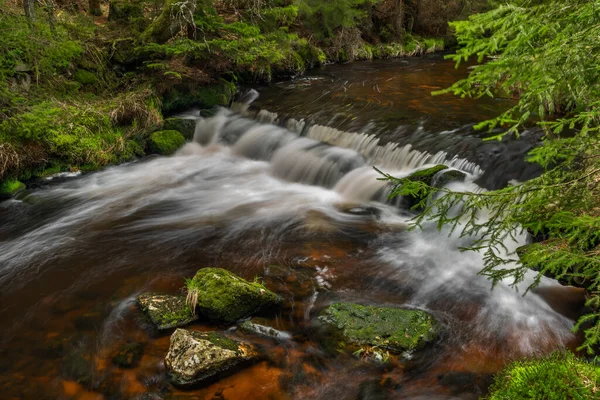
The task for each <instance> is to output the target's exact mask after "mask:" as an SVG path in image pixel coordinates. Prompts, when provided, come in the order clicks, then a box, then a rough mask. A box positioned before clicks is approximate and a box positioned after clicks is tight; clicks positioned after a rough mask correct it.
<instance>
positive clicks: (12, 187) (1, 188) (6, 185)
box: [0, 179, 25, 200]
mask: <svg viewBox="0 0 600 400" xmlns="http://www.w3.org/2000/svg"><path fill="white" fill-rule="evenodd" d="M23 190H25V184H24V183H23V182H20V181H18V180H16V179H7V180H5V181H2V182H1V183H0V200H3V199H9V198H11V197H13V196H14V195H16V194H17V193H19V192H21V191H23Z"/></svg>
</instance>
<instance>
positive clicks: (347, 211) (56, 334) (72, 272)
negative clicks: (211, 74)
mask: <svg viewBox="0 0 600 400" xmlns="http://www.w3.org/2000/svg"><path fill="white" fill-rule="evenodd" d="M463 75H464V71H461V70H458V71H457V70H454V69H453V67H452V65H451V64H449V63H447V62H445V61H442V60H440V59H439V58H421V59H410V60H401V61H386V62H373V63H356V64H351V65H341V66H329V67H327V68H325V69H323V70H318V71H315V72H313V73H311V74H310V75H309V76H307V77H305V78H301V79H296V80H293V81H291V82H286V83H283V84H279V85H274V86H273V87H266V88H263V87H259V88H255V89H257V90H258V92H259V93H260V97H259V98H258V100H256V101H255V102H254V103H253V104H252V105H251V106H250V107H248V104H240V103H237V104H235V105H234V107H233V110H234V111H231V110H225V109H222V110H220V111H219V112H218V113H217V114H216V115H215V116H213V117H211V118H207V119H202V118H197V121H198V122H197V127H196V134H195V137H194V140H193V141H192V142H191V143H187V144H186V145H185V146H184V147H183V148H181V149H180V150H179V151H178V152H177V153H176V154H175V155H174V156H172V157H151V158H147V159H144V160H139V161H137V162H133V163H129V164H125V165H120V166H115V167H111V168H107V169H106V170H104V171H101V172H97V173H93V174H89V175H84V176H80V177H71V178H68V177H61V178H58V179H56V180H54V181H52V182H49V183H44V184H41V185H39V187H38V188H37V189H35V190H31V191H29V192H27V193H25V194H24V195H22V196H20V197H19V198H18V199H15V200H10V201H6V202H3V203H0V221H2V222H1V224H0V284H1V287H2V289H3V290H2V293H1V295H0V296H1V297H0V318H1V320H2V321H4V325H3V329H2V333H0V351H1V355H2V357H0V371H1V372H2V373H1V374H0V393H1V394H0V397H1V398H9V399H21V398H27V399H29V398H31V399H44V398H51V399H55V398H77V399H130V398H139V399H142V398H143V399H162V398H165V399H187V398H189V399H203V398H206V399H304V398H311V399H312V398H314V399H330V398H333V397H337V398H340V399H357V398H360V399H367V398H368V399H373V398H376V399H388V398H389V399H394V398H402V399H454V398H457V399H475V398H478V397H479V396H480V395H482V394H484V393H485V391H486V390H487V387H488V385H489V383H490V377H491V374H493V373H494V372H497V371H498V370H499V369H500V368H501V367H502V366H503V365H504V364H506V363H507V362H508V361H510V360H511V359H513V358H516V357H523V356H529V355H533V354H544V353H548V352H551V351H553V350H555V349H558V348H562V347H570V348H573V347H574V346H576V345H577V343H578V338H576V337H575V336H574V335H573V334H572V333H571V328H572V326H573V318H575V317H576V313H577V311H578V307H580V306H581V301H582V294H581V293H580V292H579V291H577V290H574V289H571V288H565V287H561V286H559V285H558V284H557V283H556V282H554V281H552V280H550V279H545V280H543V282H542V285H541V287H540V288H539V289H537V290H536V291H535V292H534V293H530V294H528V295H527V296H525V297H523V296H522V292H517V291H515V290H514V289H512V288H510V287H509V286H508V285H507V284H500V285H498V286H497V287H496V288H495V289H494V290H493V291H492V290H491V285H490V283H489V282H488V281H487V280H486V279H485V278H484V277H481V276H479V275H477V272H478V271H479V270H480V269H481V268H482V266H483V259H482V256H481V255H480V254H478V253H463V252H460V251H459V247H461V246H464V245H468V244H469V242H471V241H472V240H473V239H474V238H469V237H466V238H465V237H463V238H459V237H458V236H457V235H455V234H453V235H449V232H438V231H436V230H435V228H434V227H433V226H427V225H425V226H424V229H423V230H422V231H413V230H411V231H409V230H407V225H408V220H409V219H410V218H411V217H412V215H413V214H412V212H411V211H409V210H407V209H405V208H403V206H402V203H401V202H398V201H391V200H388V198H387V194H388V192H389V187H387V186H386V184H385V183H384V182H381V181H378V180H377V179H376V178H377V176H378V175H377V173H376V172H375V171H374V170H373V169H372V166H377V167H379V168H382V169H384V170H385V171H386V172H390V173H393V174H394V175H396V176H406V175H408V174H410V173H411V172H413V171H415V170H418V169H421V168H425V167H428V166H432V165H435V164H439V163H445V164H447V165H449V166H451V167H452V168H455V169H459V170H462V171H464V172H465V173H466V174H467V179H466V181H465V182H464V183H454V184H452V185H454V186H453V188H455V189H460V190H471V191H479V190H483V189H482V188H481V186H485V187H494V186H498V185H503V184H505V183H506V182H507V181H508V180H509V179H526V178H527V177H528V175H527V174H535V173H536V172H535V169H534V168H533V169H530V170H527V168H526V167H524V166H525V165H526V164H524V163H523V162H522V155H523V153H524V152H525V151H526V150H527V149H528V146H531V145H532V143H533V142H531V141H530V142H527V141H525V142H518V143H517V144H515V142H513V141H505V142H500V143H495V144H494V145H493V146H492V147H493V149H496V150H497V151H495V152H492V153H490V152H489V151H490V149H491V148H492V147H490V145H489V144H488V143H484V142H482V141H481V138H480V134H477V133H474V132H473V130H472V129H471V127H472V124H473V123H475V122H478V121H480V120H482V119H485V118H488V117H490V116H492V115H493V113H494V112H497V111H498V110H499V109H501V108H502V107H503V106H504V105H505V104H506V103H507V102H508V101H507V100H504V101H502V100H493V99H488V100H478V101H473V100H470V101H461V100H458V99H454V98H452V97H441V98H430V97H429V96H428V93H429V92H430V91H431V90H433V89H436V88H438V87H444V86H446V85H448V84H449V83H451V82H452V81H453V80H455V79H457V78H458V77H460V76H463ZM255 93H256V92H249V94H248V95H246V96H245V100H249V99H254V98H255V97H256V95H255ZM242 114H243V115H245V116H243V115H242ZM187 115H188V116H189V117H190V118H196V117H195V114H194V113H188V114H187ZM265 121H266V122H265ZM532 136H534V135H532ZM532 140H533V139H532ZM482 154H483V155H484V156H483V157H482V156H481V155H482ZM486 154H487V156H486ZM490 154H495V155H497V157H496V158H494V157H492V156H491V155H490ZM507 155H508V156H507ZM507 157H508V158H507ZM491 158H493V160H490V159H491ZM503 159H504V160H505V161H506V159H510V160H511V163H513V162H514V163H515V164H519V163H520V165H521V168H513V167H512V166H511V165H506V167H505V168H501V167H502V166H503V164H502V163H500V164H499V165H500V166H499V165H498V162H499V160H503ZM478 161H483V162H478ZM486 168H492V169H494V173H493V174H490V173H488V171H487V170H486ZM498 169H500V170H498ZM526 170H527V171H526ZM511 171H519V173H518V174H517V173H513V172H511ZM524 171H525V172H524ZM482 217H485V216H484V215H482ZM526 240H527V238H526V237H525V236H524V235H523V236H522V237H520V238H519V239H518V240H517V241H516V242H514V243H506V245H507V247H508V248H509V250H510V249H515V248H516V247H518V246H519V245H522V244H524V243H525V241H526ZM207 266H218V267H224V268H227V269H229V270H231V271H233V272H235V273H237V274H239V275H241V276H242V277H245V278H247V279H253V278H254V277H256V276H258V277H260V278H261V279H262V280H263V281H264V282H265V284H266V285H267V287H269V288H270V289H272V290H273V291H275V292H277V293H279V294H281V295H282V296H283V297H284V298H285V303H284V305H283V307H282V308H281V309H280V310H279V311H278V312H277V313H276V314H274V315H265V316H263V317H262V319H261V320H259V321H260V322H261V323H262V324H264V325H268V326H272V327H274V328H276V329H279V330H281V331H282V332H283V333H282V335H280V337H279V338H278V339H277V340H271V339H266V338H260V337H256V336H252V335H245V334H242V333H240V332H237V331H235V329H234V328H235V327H231V326H217V325H214V324H210V323H208V322H206V321H200V322H199V323H198V324H195V325H193V326H192V329H204V330H222V331H223V330H225V331H227V332H228V334H230V335H232V337H237V338H242V339H244V340H247V341H251V342H253V343H255V344H256V345H258V346H259V347H260V348H261V349H262V350H263V352H264V354H265V358H264V359H263V360H262V361H261V362H259V363H257V364H254V365H252V366H250V367H248V368H246V369H244V370H242V371H240V372H237V373H235V374H234V375H231V376H228V377H225V378H223V379H221V380H219V381H217V382H214V383H212V384H210V385H209V386H206V387H204V388H198V389H194V390H191V391H182V390H179V389H177V388H175V387H172V386H170V385H169V384H168V382H167V381H166V378H165V369H164V365H163V362H162V360H163V358H164V355H165V354H166V351H167V348H168V345H169V335H168V334H157V333H156V332H155V331H153V330H152V329H151V327H150V326H148V323H147V322H146V321H145V320H144V319H143V318H142V316H141V315H140V312H139V310H138V309H137V308H136V306H135V296H136V295H137V294H139V293H142V292H147V291H155V292H163V293H180V292H181V288H182V286H183V282H184V279H185V278H186V277H190V276H192V275H193V274H194V273H195V272H196V271H197V270H198V269H199V268H202V267H207ZM531 279H532V277H531V276H529V277H527V279H526V282H525V285H526V284H527V282H528V281H529V282H530V281H531ZM337 300H348V301H353V302H359V303H363V304H374V305H387V306H402V307H410V308H419V309H423V310H427V311H429V312H430V313H432V314H433V315H434V316H435V317H436V318H437V319H438V320H439V321H440V322H441V324H442V326H443V331H442V334H441V337H440V339H439V340H438V341H437V343H436V344H435V345H433V346H430V347H428V348H426V349H425V350H423V351H421V352H417V353H415V354H410V355H409V354H406V355H403V356H399V357H392V359H391V362H390V363H389V364H386V365H376V364H374V363H372V362H368V361H365V360H360V359H357V358H356V357H354V356H352V355H349V354H338V353H335V352H333V353H332V352H331V351H328V348H329V346H328V343H327V342H328V339H329V338H327V337H324V336H323V334H322V332H320V331H319V330H318V329H316V327H315V316H316V314H317V313H318V312H319V311H320V310H321V309H322V308H323V307H325V306H326V305H327V304H329V303H331V302H333V301H337ZM128 343H138V344H140V345H141V346H142V347H143V356H142V358H141V360H140V362H139V364H138V365H137V366H135V367H133V368H129V369H127V368H120V367H118V366H116V365H114V364H113V363H112V361H111V360H112V357H113V355H114V354H115V352H116V351H117V350H118V349H119V348H120V346H122V345H124V344H128Z"/></svg>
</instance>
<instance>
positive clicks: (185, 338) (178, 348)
mask: <svg viewBox="0 0 600 400" xmlns="http://www.w3.org/2000/svg"><path fill="white" fill-rule="evenodd" d="M257 356H258V353H257V352H256V350H255V349H254V347H253V346H252V345H250V344H248V343H243V342H238V341H235V340H232V339H229V338H228V337H226V336H224V335H221V334H219V333H216V332H196V331H188V330H185V329H177V330H176V331H175V332H174V333H173V335H172V336H171V345H170V347H169V352H168V353H167V355H166V357H165V366H166V367H167V376H168V378H169V380H170V381H171V383H173V384H175V385H179V386H189V385H195V384H198V383H201V382H202V381H205V380H207V379H209V378H212V377H214V376H216V375H218V374H222V373H226V372H230V371H231V370H232V369H233V368H235V367H238V366H240V365H241V364H243V363H245V362H248V361H251V360H252V359H255V358H256V357H257Z"/></svg>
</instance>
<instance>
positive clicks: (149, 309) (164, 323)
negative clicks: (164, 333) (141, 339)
mask: <svg viewBox="0 0 600 400" xmlns="http://www.w3.org/2000/svg"><path fill="white" fill-rule="evenodd" d="M137 302H138V305H139V306H140V308H141V309H142V311H143V312H144V313H145V314H146V315H147V316H148V317H149V318H150V320H151V321H152V323H153V324H154V325H156V327H157V328H158V329H159V330H164V329H170V328H174V327H177V326H184V325H187V324H189V323H190V322H193V321H195V320H197V319H198V316H197V315H195V314H194V313H192V311H191V310H190V308H189V307H188V305H187V304H186V302H185V297H183V296H171V295H167V294H141V295H139V296H138V298H137Z"/></svg>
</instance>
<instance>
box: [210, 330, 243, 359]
mask: <svg viewBox="0 0 600 400" xmlns="http://www.w3.org/2000/svg"><path fill="white" fill-rule="evenodd" d="M202 337H203V338H204V339H206V340H208V341H209V342H211V343H212V344H214V345H215V346H219V347H220V348H222V349H227V350H231V351H235V352H236V354H239V349H240V346H239V345H238V343H237V342H236V341H234V340H231V339H229V338H228V337H227V336H224V335H221V334H220V333H217V332H207V333H205V334H203V335H202Z"/></svg>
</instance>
